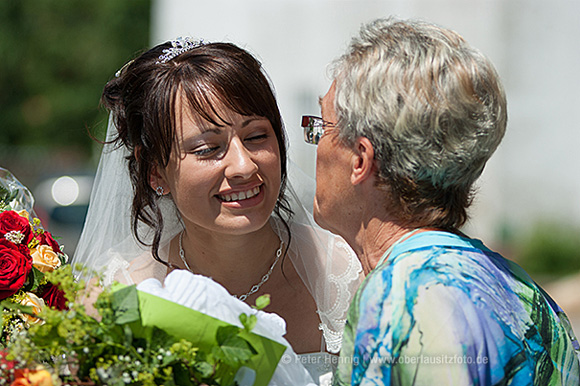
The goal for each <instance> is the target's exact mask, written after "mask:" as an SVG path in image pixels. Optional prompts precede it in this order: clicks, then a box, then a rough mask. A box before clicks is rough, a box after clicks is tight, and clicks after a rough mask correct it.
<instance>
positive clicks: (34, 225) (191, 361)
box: [0, 168, 309, 386]
mask: <svg viewBox="0 0 580 386" xmlns="http://www.w3.org/2000/svg"><path fill="white" fill-rule="evenodd" d="M32 205H33V199H32V195H31V194H30V192H29V191H28V190H27V189H26V188H25V187H24V186H22V185H21V184H20V183H19V182H18V181H17V180H16V179H15V178H14V177H13V176H12V175H11V174H10V173H9V172H7V171H6V170H4V169H1V168H0V302H1V304H2V308H3V324H2V341H1V344H0V386H60V385H65V384H66V385H94V386H99V385H108V386H116V385H119V386H120V385H143V386H153V385H166V386H171V385H179V386H189V385H192V386H193V385H223V386H225V385H228V386H229V385H239V386H251V385H253V386H266V385H267V384H268V383H269V382H270V379H271V378H272V376H273V375H274V373H275V370H276V369H277V368H278V367H277V366H278V363H279V361H280V358H281V357H282V355H283V354H284V353H285V352H286V353H287V352H288V350H290V351H291V349H289V348H288V345H285V343H284V342H285V341H284V340H283V338H282V335H283V334H284V333H285V327H284V322H283V321H281V318H279V317H278V316H277V315H273V314H267V313H265V312H262V311H260V309H261V308H263V307H265V306H266V305H267V304H268V303H269V298H267V297H262V298H260V299H259V301H258V302H257V303H256V306H255V307H254V308H253V309H252V308H250V307H249V306H248V305H246V304H245V303H243V302H240V301H239V300H237V299H234V298H233V297H231V296H229V294H228V293H227V291H226V290H225V288H223V287H221V286H220V285H219V284H217V283H215V282H213V281H212V280H211V279H209V278H205V277H202V276H199V275H193V274H191V273H189V272H186V271H174V272H172V273H171V274H170V275H169V276H168V277H167V278H166V281H165V285H166V286H165V287H164V286H163V285H161V283H159V282H149V284H148V286H147V285H144V286H143V289H142V290H139V288H137V287H135V286H122V285H116V286H113V287H112V288H104V289H99V291H102V292H100V294H99V295H98V298H97V300H96V302H95V303H94V304H93V305H92V307H94V310H92V311H87V309H86V307H85V304H90V303H89V302H88V300H87V299H88V298H89V297H91V298H93V296H92V294H91V293H90V289H91V288H95V287H89V286H87V285H86V284H85V283H84V282H83V281H79V280H76V279H75V277H74V275H73V270H72V267H71V266H70V265H68V264H66V261H67V256H66V255H65V254H64V252H63V251H62V250H61V248H60V247H59V245H58V243H57V242H56V241H55V240H54V238H53V237H52V236H51V235H50V233H49V232H47V231H46V230H45V229H43V227H42V225H41V223H40V221H39V220H38V219H37V218H35V216H34V214H33V211H32ZM81 269H82V267H75V270H77V271H78V270H81ZM85 274H87V273H86V272H85ZM89 276H90V275H89ZM172 286H173V289H172V290H170V289H169V288H170V287H172ZM175 286H181V287H180V288H175ZM184 288H187V289H188V290H190V291H191V290H192V289H193V290H196V291H198V293H203V294H211V296H205V297H204V296H195V295H194V296H191V295H192V294H191V292H189V293H188V295H187V296H184ZM174 295H175V296H177V297H180V296H181V298H182V299H184V298H186V301H187V302H190V303H189V304H183V302H181V300H180V299H177V298H175V297H174ZM200 299H205V300H204V301H205V304H203V305H201V306H200V304H199V302H200ZM216 299H218V302H217V303H219V302H220V301H221V303H220V304H217V303H216ZM191 301H194V302H197V303H198V304H196V305H194V304H191ZM199 309H202V310H204V311H207V310H209V309H211V310H212V311H218V310H221V311H224V313H223V314H222V315H217V314H214V317H212V316H209V315H208V314H207V313H205V312H200V311H198V310H199ZM210 313H211V312H210ZM255 328H256V329H257V330H260V331H261V332H262V334H263V335H266V336H268V334H270V336H271V338H266V337H264V336H263V335H257V334H256V333H254V332H253V331H252V330H254V329H255ZM264 332H266V333H265V334H264ZM276 340H277V341H276ZM280 341H282V343H280ZM296 363H298V361H293V362H292V363H291V364H287V365H286V366H288V367H292V366H295V364H296ZM286 370H288V369H286ZM298 372H299V373H300V374H301V375H304V376H306V377H307V378H308V377H309V376H308V375H307V374H306V373H305V370H304V369H303V368H298ZM284 374H289V372H288V371H286V372H285V373H284ZM291 377H292V378H293V379H294V376H291ZM301 384H307V383H301Z"/></svg>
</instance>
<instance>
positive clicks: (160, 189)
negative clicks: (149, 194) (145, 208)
mask: <svg viewBox="0 0 580 386" xmlns="http://www.w3.org/2000/svg"><path fill="white" fill-rule="evenodd" d="M155 193H157V197H161V196H163V193H164V192H163V186H158V187H157V188H156V189H155Z"/></svg>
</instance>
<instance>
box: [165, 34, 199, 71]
mask: <svg viewBox="0 0 580 386" xmlns="http://www.w3.org/2000/svg"><path fill="white" fill-rule="evenodd" d="M203 44H204V41H203V40H193V39H192V38H190V37H188V36H186V37H184V38H182V37H179V38H177V39H175V40H172V41H171V47H169V48H166V49H164V50H163V55H160V56H159V60H157V62H155V63H156V64H159V63H167V62H169V61H170V60H171V59H173V58H175V57H177V56H179V55H181V54H183V53H184V52H187V51H189V50H192V49H194V48H197V47H199V46H202V45H203Z"/></svg>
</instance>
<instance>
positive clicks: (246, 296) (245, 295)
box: [179, 232, 284, 301]
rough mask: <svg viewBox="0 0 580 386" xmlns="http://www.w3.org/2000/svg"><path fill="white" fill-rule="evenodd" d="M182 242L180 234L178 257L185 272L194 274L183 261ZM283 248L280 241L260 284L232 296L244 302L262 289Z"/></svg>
mask: <svg viewBox="0 0 580 386" xmlns="http://www.w3.org/2000/svg"><path fill="white" fill-rule="evenodd" d="M182 240H183V232H181V233H180V234H179V257H181V261H183V264H184V265H185V268H187V270H188V271H189V272H191V273H195V272H193V271H192V270H191V268H190V267H189V264H187V260H185V251H184V250H183V245H182ZM283 247H284V241H282V240H281V239H280V247H279V248H278V250H277V251H276V259H274V262H273V263H272V265H271V266H270V269H269V270H268V272H266V274H265V275H264V276H262V280H260V282H259V283H258V284H254V285H253V286H252V288H251V289H250V290H249V291H248V292H246V293H245V294H243V295H239V296H238V295H233V296H234V297H235V298H236V299H240V300H241V301H245V300H246V299H247V298H248V296H250V295H252V294H254V293H256V292H258V290H259V289H260V287H262V285H263V284H264V283H265V282H267V281H268V279H269V278H270V275H271V274H272V271H274V267H275V266H276V263H277V262H278V260H280V256H282V248H283Z"/></svg>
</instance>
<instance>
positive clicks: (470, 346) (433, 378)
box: [334, 231, 580, 386]
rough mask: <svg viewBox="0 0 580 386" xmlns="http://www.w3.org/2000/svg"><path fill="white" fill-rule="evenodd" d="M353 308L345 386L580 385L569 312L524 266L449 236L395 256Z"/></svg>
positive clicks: (422, 237)
mask: <svg viewBox="0 0 580 386" xmlns="http://www.w3.org/2000/svg"><path fill="white" fill-rule="evenodd" d="M383 259H385V261H384V262H382V263H381V264H379V265H378V266H377V267H376V269H374V270H373V271H372V272H371V273H370V274H369V275H368V276H367V278H366V279H365V281H364V282H363V284H362V285H361V287H360V289H359V290H358V292H357V294H356V296H355V298H354V300H353V302H352V304H351V307H350V310H349V316H348V321H347V324H346V328H345V332H344V339H343V349H342V352H341V355H340V358H339V363H338V370H337V373H336V374H335V378H334V384H335V385H438V386H439V385H579V384H580V381H579V372H580V366H579V362H578V350H579V347H578V342H577V341H576V338H575V337H574V333H573V332H572V330H571V328H570V324H569V321H568V318H567V317H566V315H565V314H564V312H563V311H562V309H561V308H560V307H559V306H558V305H557V304H556V303H555V302H554V301H553V300H552V299H551V298H550V297H549V296H548V295H547V294H546V293H545V292H544V291H543V290H542V289H541V288H540V287H539V286H538V285H536V284H535V283H534V282H533V281H532V279H531V278H530V277H529V276H528V275H527V274H526V273H525V272H524V270H523V269H522V268H520V267H519V266H518V265H516V264H515V263H513V262H511V261H509V260H506V259H504V258H503V257H502V256H500V255H499V254H497V253H495V252H493V251H491V250H489V249H488V248H486V247H485V246H484V245H483V243H481V242H480V241H479V240H473V239H469V238H465V237H461V236H457V235H455V234H452V233H446V232H431V231H429V232H423V233H418V234H415V235H413V236H411V237H409V238H408V239H406V240H404V241H403V242H401V243H399V244H397V245H395V246H394V247H393V248H392V249H391V250H390V251H387V253H385V256H384V257H383Z"/></svg>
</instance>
